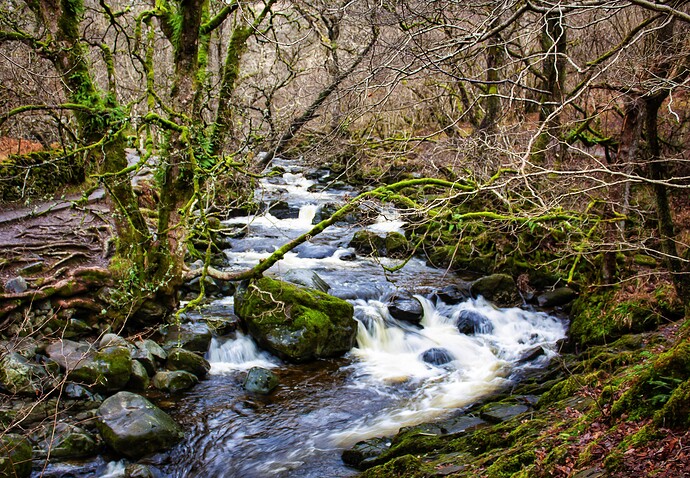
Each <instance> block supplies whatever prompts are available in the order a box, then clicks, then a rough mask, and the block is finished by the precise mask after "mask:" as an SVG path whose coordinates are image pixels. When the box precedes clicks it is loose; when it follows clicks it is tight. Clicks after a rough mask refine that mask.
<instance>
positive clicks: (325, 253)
mask: <svg viewBox="0 0 690 478" xmlns="http://www.w3.org/2000/svg"><path fill="white" fill-rule="evenodd" d="M337 250H338V248H337V247H335V246H326V245H320V244H310V243H308V242H305V243H304V244H300V245H299V246H298V247H296V248H295V252H297V257H299V258H300V259H325V258H327V257H331V256H332V255H333V254H334V253H335V251H337ZM285 280H288V279H285Z"/></svg>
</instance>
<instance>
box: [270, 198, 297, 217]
mask: <svg viewBox="0 0 690 478" xmlns="http://www.w3.org/2000/svg"><path fill="white" fill-rule="evenodd" d="M268 212H269V213H270V214H271V215H272V216H273V217H275V218H276V219H295V218H297V217H298V216H299V208H297V207H292V206H290V204H289V203H288V202H287V201H283V200H280V201H275V202H274V203H273V204H271V205H270V206H269V207H268Z"/></svg>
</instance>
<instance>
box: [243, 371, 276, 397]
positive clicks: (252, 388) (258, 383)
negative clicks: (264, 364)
mask: <svg viewBox="0 0 690 478" xmlns="http://www.w3.org/2000/svg"><path fill="white" fill-rule="evenodd" d="M278 384H279V380H278V377H277V376H276V374H274V373H273V372H271V371H270V370H268V369H265V368H261V367H252V368H250V369H249V372H248V373H247V377H246V378H245V379H244V389H245V390H246V391H248V392H251V393H260V394H263V395H268V394H269V393H271V392H272V391H273V390H274V389H275V388H276V387H277V386H278Z"/></svg>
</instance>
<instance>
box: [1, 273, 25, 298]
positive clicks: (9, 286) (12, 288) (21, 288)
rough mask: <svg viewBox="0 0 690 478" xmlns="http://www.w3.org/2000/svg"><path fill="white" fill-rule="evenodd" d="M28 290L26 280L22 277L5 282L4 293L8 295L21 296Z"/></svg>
mask: <svg viewBox="0 0 690 478" xmlns="http://www.w3.org/2000/svg"><path fill="white" fill-rule="evenodd" d="M28 288H29V286H28V284H27V283H26V279H24V278H23V277H22V276H18V277H13V278H12V279H10V280H8V281H7V282H5V292H6V293H8V294H21V293H22V292H26V291H27V289H28Z"/></svg>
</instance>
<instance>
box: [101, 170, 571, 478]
mask: <svg viewBox="0 0 690 478" xmlns="http://www.w3.org/2000/svg"><path fill="white" fill-rule="evenodd" d="M281 166H282V167H284V168H285V169H286V170H287V171H288V172H287V173H285V174H284V175H283V176H282V177H281V178H271V179H269V180H264V181H263V182H262V188H261V189H260V190H258V191H257V193H256V194H257V197H258V198H260V199H261V200H262V201H264V202H265V203H267V204H277V203H276V201H279V200H286V199H287V201H288V203H289V209H290V211H291V212H289V217H288V218H284V219H278V218H277V217H275V216H274V215H272V214H271V212H270V210H269V212H267V213H264V214H261V215H256V216H249V217H243V218H237V219H232V220H229V221H226V222H225V225H226V226H227V227H229V228H237V229H238V230H239V229H242V228H246V230H247V231H248V232H247V234H246V235H245V236H244V237H242V238H240V239H236V240H234V241H233V243H232V247H231V248H230V249H228V250H227V251H225V255H226V257H227V270H242V269H244V268H247V267H251V266H253V265H254V264H256V263H257V261H259V260H261V259H263V258H265V257H267V256H268V255H269V254H270V253H271V252H272V251H273V250H275V248H277V247H279V246H281V245H283V244H284V243H285V242H286V241H288V240H289V239H292V238H294V237H297V236H298V235H299V234H302V233H304V232H306V231H308V230H309V229H310V228H311V225H312V222H314V221H315V216H316V215H318V214H319V212H320V211H321V210H324V209H328V208H329V207H331V209H332V206H331V205H333V204H342V203H343V202H344V201H345V200H346V199H347V197H352V196H353V195H354V193H353V192H352V191H351V190H348V189H347V188H344V189H340V190H327V191H314V188H313V185H314V183H315V181H310V180H307V179H305V178H304V176H303V175H302V174H301V173H300V172H299V170H297V169H295V168H293V167H292V166H291V165H290V163H287V162H284V163H282V164H281ZM283 206H284V205H283ZM369 206H370V211H369V214H368V216H370V217H371V218H372V220H371V221H370V223H369V225H368V226H366V227H368V228H369V229H371V230H373V231H377V232H388V231H401V230H402V229H401V228H402V226H403V225H404V222H403V221H402V219H401V218H400V217H399V215H398V214H397V213H396V212H395V211H394V210H385V209H379V208H377V207H376V206H375V205H373V204H371V205H369ZM365 207H366V206H365ZM276 215H278V214H277V213H276ZM359 227H360V226H355V225H351V224H339V225H336V226H333V227H331V228H329V229H328V230H326V231H325V232H324V233H322V234H320V235H319V236H317V237H315V238H313V240H312V241H310V242H308V243H306V244H304V245H302V246H300V247H298V248H297V249H296V250H295V251H293V252H290V253H288V254H287V255H286V256H285V259H283V260H282V261H280V262H279V263H277V264H276V265H275V266H273V267H272V268H271V269H270V270H269V271H268V274H269V275H273V276H275V277H282V276H283V275H285V274H286V273H288V272H289V271H291V270H293V269H306V270H308V271H314V272H316V273H318V275H319V276H320V277H321V278H323V279H324V280H325V281H326V282H327V283H328V284H329V285H330V286H331V289H330V291H329V293H331V294H333V295H336V296H338V297H341V298H345V299H347V300H349V301H350V302H351V303H352V304H353V305H354V307H355V318H356V319H357V320H358V321H359V332H358V336H357V346H356V348H354V349H353V350H352V351H351V352H350V353H349V354H348V355H346V356H345V357H343V358H341V359H337V360H322V361H317V362H314V363H310V364H301V365H292V364H286V363H282V362H281V361H280V360H278V359H277V358H275V357H273V356H271V355H270V354H268V353H266V352H263V351H261V350H260V349H258V348H257V346H256V345H255V344H254V342H253V341H252V339H251V338H250V337H248V336H246V335H243V334H242V333H240V332H237V333H236V334H235V335H232V336H228V337H217V338H214V339H213V342H212V345H211V347H210V350H209V351H208V353H207V358H208V360H209V361H210V362H211V365H212V368H211V373H210V377H209V378H208V379H206V380H203V381H202V382H201V383H200V384H199V385H197V386H196V387H195V388H193V389H192V390H191V391H189V392H188V393H186V394H184V395H181V396H180V397H179V398H175V399H173V400H176V403H168V405H169V406H168V407H167V409H168V411H169V412H170V413H171V414H172V415H173V416H174V418H175V419H176V420H177V421H179V422H180V423H181V424H182V425H183V427H184V428H185V430H186V439H185V441H184V442H183V443H181V444H180V445H178V446H177V447H175V448H174V449H173V450H172V451H170V452H168V453H165V454H160V455H156V456H154V457H153V458H150V459H148V463H150V464H152V465H155V468H156V469H158V470H160V471H161V472H162V474H163V475H164V476H171V477H180V478H181V477H228V478H230V477H243V478H253V477H257V478H258V477H262V478H263V477H314V478H316V477H324V476H329V477H347V476H352V475H354V474H356V472H355V470H352V469H350V468H347V467H346V466H345V465H343V463H342V461H341V459H340V454H341V452H342V450H343V449H344V448H347V447H349V446H351V445H353V444H354V443H356V442H357V441H359V440H362V439H366V438H370V437H376V436H385V435H391V434H394V433H395V432H396V431H397V430H398V429H399V428H400V427H402V426H406V425H414V424H419V423H422V422H426V421H430V420H433V419H435V418H438V417H442V416H444V415H448V414H449V413H452V412H453V411H457V410H458V409H462V408H463V407H467V406H469V405H471V404H472V403H474V402H476V401H477V400H478V399H480V398H481V397H483V396H486V395H487V394H490V393H491V392H493V391H496V390H498V389H500V388H501V387H504V386H506V385H507V384H509V383H510V382H511V380H514V379H515V378H516V377H517V376H518V375H519V373H520V372H521V371H523V370H525V369H526V368H530V367H539V366H543V365H545V364H546V362H547V361H548V360H549V359H550V357H551V356H553V354H554V352H553V349H554V347H555V344H556V342H557V341H558V340H560V339H562V338H563V337H564V336H565V332H566V330H565V324H564V323H563V322H562V321H561V320H559V319H557V318H554V317H551V316H548V315H546V314H544V313H540V312H533V311H526V310H522V309H518V308H514V309H497V308H495V307H494V306H492V305H491V304H489V303H488V302H486V301H484V300H483V299H482V298H478V299H475V300H468V301H466V302H462V303H460V304H455V305H448V304H445V303H443V302H441V301H436V303H433V302H432V301H430V300H428V299H427V298H425V297H424V296H422V295H418V296H416V297H417V299H418V300H419V301H420V302H421V303H422V305H423V309H424V318H423V320H422V323H421V327H417V326H414V325H410V324H408V323H405V322H399V321H397V320H395V319H394V318H392V317H391V315H390V314H389V312H388V308H387V305H386V301H387V300H388V299H389V298H390V297H391V296H392V294H394V293H395V292H396V291H399V290H407V291H413V292H415V293H419V292H429V291H431V290H434V289H440V288H443V287H445V286H448V285H452V284H457V283H460V282H461V281H460V279H459V278H457V277H455V276H453V275H452V274H448V273H447V272H446V271H443V270H438V269H434V268H430V267H428V266H427V265H426V264H425V263H424V261H422V260H419V259H412V260H411V261H410V262H409V263H408V264H407V265H406V266H405V267H404V268H403V269H402V270H400V271H398V272H385V269H384V268H383V267H382V266H392V265H395V264H396V262H397V261H394V260H390V259H380V260H373V259H365V258H360V257H358V258H356V259H355V260H352V259H353V258H352V251H351V250H349V249H348V248H347V244H348V243H349V240H350V239H351V238H352V235H353V234H354V232H355V231H356V230H357V229H358V228H359ZM212 307H215V308H224V309H226V310H231V308H232V298H231V297H227V298H223V299H221V300H218V301H216V303H214V304H212ZM467 313H478V314H481V316H483V317H485V321H484V324H483V326H482V327H481V328H480V330H478V331H477V333H475V334H472V335H465V334H463V333H461V332H460V331H459V330H458V327H457V322H458V320H459V317H461V316H462V315H463V314H467ZM538 347H541V348H542V349H543V350H544V351H545V353H544V354H541V355H539V354H533V352H534V350H536V349H537V348H538ZM430 349H443V351H444V353H445V354H447V358H448V360H449V361H448V362H447V363H444V364H443V365H432V364H430V363H427V362H425V361H424V360H423V359H422V355H423V354H424V353H425V352H427V351H429V350H430ZM529 357H532V358H531V359H530V358H529ZM534 357H536V358H534ZM254 366H260V367H266V368H271V369H272V370H273V371H274V372H275V373H276V374H277V375H278V376H279V378H280V386H279V387H278V388H277V389H276V390H275V391H274V392H273V393H272V394H271V395H269V396H257V395H252V394H248V393H247V392H245V391H244V390H243V388H242V383H243V380H244V376H245V374H246V371H247V370H248V369H249V368H251V367H254ZM111 466H112V464H111ZM115 468H117V467H115ZM113 473H115V472H113ZM109 476H110V475H109ZM112 476H115V475H112Z"/></svg>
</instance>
